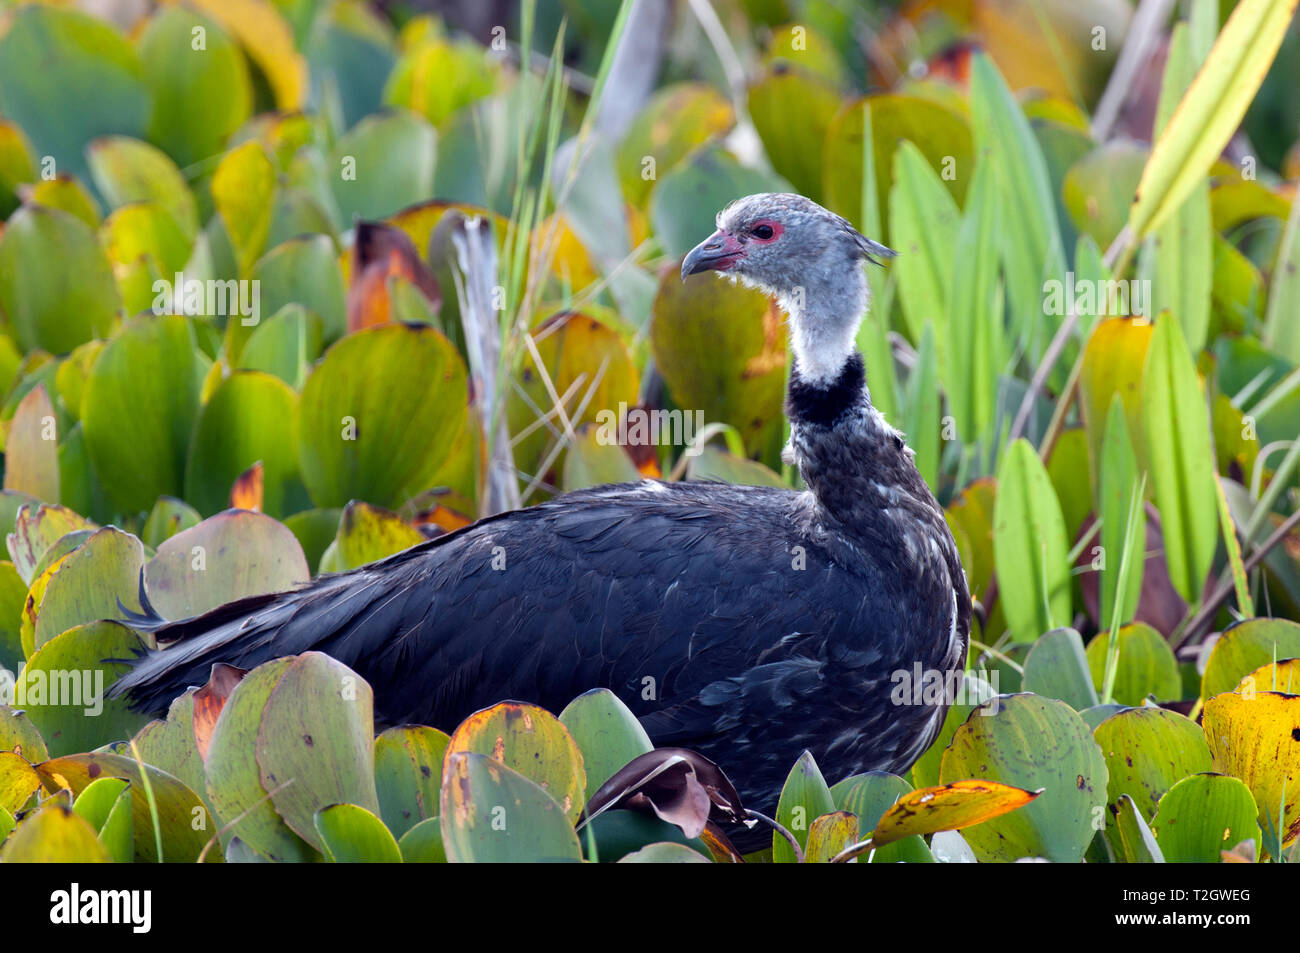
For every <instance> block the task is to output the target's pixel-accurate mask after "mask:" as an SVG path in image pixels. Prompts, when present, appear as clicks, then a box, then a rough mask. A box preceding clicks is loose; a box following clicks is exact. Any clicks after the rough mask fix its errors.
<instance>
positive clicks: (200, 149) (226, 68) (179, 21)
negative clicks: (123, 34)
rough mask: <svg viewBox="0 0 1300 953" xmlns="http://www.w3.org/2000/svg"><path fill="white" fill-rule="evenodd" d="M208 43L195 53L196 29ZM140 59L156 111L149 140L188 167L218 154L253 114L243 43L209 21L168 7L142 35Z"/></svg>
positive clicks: (160, 11)
mask: <svg viewBox="0 0 1300 953" xmlns="http://www.w3.org/2000/svg"><path fill="white" fill-rule="evenodd" d="M196 30H201V31H202V37H203V44H202V46H201V47H199V48H198V49H196V48H195V47H196V43H195V31H196ZM140 61H141V63H142V64H143V65H144V81H145V84H146V85H147V86H148V89H149V94H150V97H151V98H152V100H153V108H152V110H151V112H150V115H149V138H150V139H151V140H153V141H154V142H156V143H159V144H160V145H162V146H164V147H165V148H166V149H167V151H168V152H169V153H170V154H171V155H172V156H173V157H174V158H175V159H176V161H177V162H178V163H180V164H181V165H183V166H188V165H191V164H193V163H196V162H199V161H201V160H203V159H208V158H211V157H212V156H215V155H217V154H218V153H220V152H221V150H222V149H223V148H224V146H225V144H226V141H227V140H228V139H229V138H230V135H231V134H232V133H233V132H234V131H235V130H236V129H238V128H239V127H240V125H242V124H243V122H244V120H246V119H247V118H248V117H249V115H250V114H251V113H252V110H253V87H252V83H251V81H250V78H249V72H248V66H247V62H246V60H245V59H244V55H243V52H242V51H241V50H240V48H239V45H238V44H237V43H235V42H234V41H233V40H231V38H230V37H229V36H227V35H226V33H225V32H224V31H222V29H221V28H220V27H219V26H217V25H216V24H215V23H213V22H212V21H211V20H209V19H207V18H206V17H203V16H200V15H198V14H197V13H195V12H194V11H192V10H189V9H186V8H185V7H183V6H179V5H178V6H167V7H165V8H163V9H161V10H159V11H158V12H157V13H156V14H155V15H154V16H153V17H151V18H150V19H149V21H148V24H147V25H146V26H145V29H144V33H143V34H142V35H141V36H140Z"/></svg>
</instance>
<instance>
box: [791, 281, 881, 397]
mask: <svg viewBox="0 0 1300 953" xmlns="http://www.w3.org/2000/svg"><path fill="white" fill-rule="evenodd" d="M860 279H861V280H860V281H859V282H857V283H855V284H856V287H852V290H853V291H854V292H856V293H855V294H852V295H849V296H846V295H844V294H843V293H842V292H843V290H844V289H842V288H841V289H839V290H840V291H841V293H840V294H838V295H836V296H834V299H833V300H826V299H825V298H824V297H822V298H819V297H818V296H817V295H815V294H814V293H812V292H811V291H807V292H806V293H805V294H803V295H802V296H799V295H795V296H787V295H781V296H780V297H779V298H778V301H779V303H780V305H781V307H782V308H783V309H784V310H785V312H786V313H787V314H789V315H790V347H791V349H792V350H793V351H794V359H795V363H796V364H797V366H798V368H799V376H800V377H802V378H803V379H804V380H805V381H806V382H808V383H809V384H812V385H814V386H818V387H821V386H829V385H830V384H832V383H834V381H835V380H836V378H838V377H839V376H840V372H841V371H842V370H843V369H844V364H845V362H846V361H847V360H848V359H849V358H850V357H852V356H853V354H854V352H856V351H857V338H858V326H859V325H860V324H861V323H862V317H863V315H864V314H866V310H867V305H868V303H869V301H870V295H871V293H870V290H869V289H868V287H867V280H866V275H862V274H860ZM800 297H802V300H800Z"/></svg>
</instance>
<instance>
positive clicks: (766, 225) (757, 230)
mask: <svg viewBox="0 0 1300 953" xmlns="http://www.w3.org/2000/svg"><path fill="white" fill-rule="evenodd" d="M783 231H785V226H784V225H782V224H781V223H780V222H774V221H772V219H770V218H760V219H759V220H758V221H757V222H755V223H754V224H753V225H751V226H750V227H749V237H750V240H752V241H755V242H758V243H759V244H760V245H767V244H770V243H771V242H774V241H776V240H777V239H778V238H780V237H781V233H782V232H783Z"/></svg>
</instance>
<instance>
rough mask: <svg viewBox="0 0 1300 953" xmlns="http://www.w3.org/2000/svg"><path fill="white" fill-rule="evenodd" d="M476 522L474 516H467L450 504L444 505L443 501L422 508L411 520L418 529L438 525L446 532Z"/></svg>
mask: <svg viewBox="0 0 1300 953" xmlns="http://www.w3.org/2000/svg"><path fill="white" fill-rule="evenodd" d="M472 522H474V520H473V518H472V517H469V516H466V515H465V514H464V513H462V512H460V511H459V510H454V509H452V508H451V507H450V506H443V505H442V504H441V503H438V504H435V505H434V506H433V508H432V509H427V510H421V511H420V512H419V513H417V514H416V515H415V519H413V520H412V521H411V523H412V525H414V526H415V527H416V528H417V529H419V528H421V527H427V526H436V527H437V528H438V529H440V530H442V531H443V532H444V533H450V532H452V531H453V530H458V529H462V528H463V527H466V526H468V525H469V524H470V523H472Z"/></svg>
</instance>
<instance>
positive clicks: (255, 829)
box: [203, 657, 317, 861]
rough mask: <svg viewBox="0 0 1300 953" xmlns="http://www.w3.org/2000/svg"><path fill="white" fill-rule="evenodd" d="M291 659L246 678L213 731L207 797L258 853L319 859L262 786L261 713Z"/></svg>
mask: <svg viewBox="0 0 1300 953" xmlns="http://www.w3.org/2000/svg"><path fill="white" fill-rule="evenodd" d="M293 662H294V659H293V658H292V657H286V658H279V659H274V660H273V661H270V662H267V663H265V664H263V665H259V666H258V667H257V668H255V669H253V670H252V671H251V672H249V673H248V674H247V675H245V676H244V677H243V678H242V679H241V680H240V681H239V683H238V684H237V685H235V687H234V690H233V691H231V693H230V697H228V698H227V699H226V704H225V706H224V707H223V708H222V709H221V715H220V716H219V717H218V718H217V723H216V725H215V727H214V728H213V729H212V737H211V739H210V740H209V742H208V752H207V755H206V757H205V758H204V760H203V769H204V775H205V776H206V778H207V788H208V799H209V800H210V802H211V803H212V806H213V808H214V809H215V810H216V812H217V817H218V819H219V820H220V822H221V824H222V825H229V827H230V833H231V834H232V835H233V836H234V837H237V838H238V839H239V840H240V841H242V842H243V843H244V844H245V845H247V846H248V848H249V849H250V850H252V851H254V852H256V853H257V854H258V855H261V856H263V857H267V858H269V859H271V860H276V861H307V860H312V859H314V858H315V857H316V856H317V855H316V852H315V851H314V850H313V849H312V847H311V845H310V844H308V843H307V842H306V841H304V840H303V839H302V838H300V837H299V836H298V835H297V834H295V833H294V832H293V831H292V830H290V829H289V827H288V825H286V824H285V822H284V820H283V819H281V817H280V815H279V814H278V813H277V812H276V809H275V807H274V806H272V803H271V800H270V798H268V797H267V794H268V791H267V789H266V788H265V787H263V786H262V775H261V771H260V770H259V768H258V762H257V757H256V746H257V740H258V729H259V727H260V725H261V721H262V712H263V710H264V709H265V708H266V705H267V700H268V699H269V698H270V696H271V692H272V691H273V690H274V689H275V687H276V685H277V684H278V683H279V681H280V679H281V677H282V676H283V675H284V673H285V671H286V670H287V669H288V668H289V666H290V665H291V664H293Z"/></svg>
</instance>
